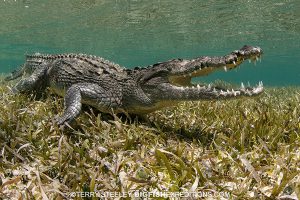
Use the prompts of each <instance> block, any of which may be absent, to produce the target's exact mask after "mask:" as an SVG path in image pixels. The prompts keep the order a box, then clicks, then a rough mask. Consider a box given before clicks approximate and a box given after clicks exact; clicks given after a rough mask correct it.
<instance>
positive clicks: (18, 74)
mask: <svg viewBox="0 0 300 200" xmlns="http://www.w3.org/2000/svg"><path fill="white" fill-rule="evenodd" d="M23 74H24V65H21V66H20V67H19V68H18V69H16V70H14V71H12V72H11V73H10V74H9V75H8V76H6V77H5V78H4V80H6V81H11V80H14V79H17V78H19V77H21V76H23Z"/></svg>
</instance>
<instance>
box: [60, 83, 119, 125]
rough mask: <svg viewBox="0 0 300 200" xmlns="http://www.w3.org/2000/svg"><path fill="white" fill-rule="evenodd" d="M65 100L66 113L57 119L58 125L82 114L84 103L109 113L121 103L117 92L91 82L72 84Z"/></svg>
mask: <svg viewBox="0 0 300 200" xmlns="http://www.w3.org/2000/svg"><path fill="white" fill-rule="evenodd" d="M64 101H65V108H64V113H63V115H62V116H61V117H58V118H57V119H56V123H57V124H58V125H63V124H65V123H70V122H72V121H73V120H74V119H75V118H76V117H77V116H78V115H79V114H80V111H81V107H82V103H85V104H88V105H91V106H94V107H95V108H97V109H98V110H100V111H102V112H107V113H109V112H111V111H112V109H114V108H116V107H117V106H119V105H120V99H119V98H118V97H117V96H116V92H114V93H112V92H111V91H108V90H105V89H104V88H102V87H101V86H99V85H97V84H91V83H78V84H74V85H72V86H71V87H70V88H68V89H67V91H66V94H65V99H64Z"/></svg>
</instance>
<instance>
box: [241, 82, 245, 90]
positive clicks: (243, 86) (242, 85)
mask: <svg viewBox="0 0 300 200" xmlns="http://www.w3.org/2000/svg"><path fill="white" fill-rule="evenodd" d="M241 89H242V90H244V89H245V85H244V83H243V82H242V83H241Z"/></svg>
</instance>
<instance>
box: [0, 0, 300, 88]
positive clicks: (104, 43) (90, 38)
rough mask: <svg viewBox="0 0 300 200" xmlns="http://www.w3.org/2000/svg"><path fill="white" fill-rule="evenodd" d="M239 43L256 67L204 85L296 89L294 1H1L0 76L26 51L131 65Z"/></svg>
mask: <svg viewBox="0 0 300 200" xmlns="http://www.w3.org/2000/svg"><path fill="white" fill-rule="evenodd" d="M244 44H249V45H257V46H260V47H262V49H263V50H264V56H263V60H262V62H261V63H258V64H257V65H256V66H255V67H252V65H251V64H249V63H245V64H243V65H242V67H241V68H240V70H238V71H233V72H230V73H229V72H228V73H225V72H218V73H215V74H213V75H210V76H208V77H205V78H204V79H203V80H205V81H212V80H214V79H222V80H225V81H229V82H233V83H239V82H241V81H244V82H248V81H249V82H250V83H256V82H258V81H260V80H263V82H264V84H265V85H270V86H275V85H278V86H283V85H284V86H286V85H300V59H299V58H300V48H299V47H300V1H299V0H281V1H279V0H266V1H261V0H260V1H259V0H218V1H213V0H207V1H200V0H194V1H192V0H190V1H186V0H164V1H163V0H160V1H159V0H155V1H149V0H143V1H142V0H132V1H130V0H65V1H63V0H51V1H50V0H49V1H46V0H0V67H1V68H0V73H7V72H9V71H11V70H13V69H15V68H16V67H17V66H18V65H20V64H21V63H22V62H24V54H29V53H33V52H41V53H64V52H81V53H87V54H95V55H98V56H102V57H104V58H106V59H109V60H112V61H114V62H116V63H119V64H121V65H124V66H126V67H133V66H137V65H140V66H143V65H149V64H153V63H156V62H158V61H165V60H169V59H172V58H178V57H182V58H193V57H196V56H200V55H224V54H226V53H229V52H231V51H232V50H235V49H238V48H240V47H241V46H243V45H244Z"/></svg>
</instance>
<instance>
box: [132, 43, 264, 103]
mask: <svg viewBox="0 0 300 200" xmlns="http://www.w3.org/2000/svg"><path fill="white" fill-rule="evenodd" d="M262 53H263V52H262V49H261V48H260V47H253V46H247V45H245V46H243V47H242V48H241V49H240V50H235V51H233V52H231V53H230V54H228V55H225V56H220V57H199V58H196V59H192V60H183V59H174V60H170V61H167V62H163V63H158V64H155V65H152V66H149V67H148V68H144V70H141V72H140V76H139V79H138V84H139V85H140V87H141V89H142V90H143V92H144V93H145V94H146V95H147V97H148V98H149V99H150V100H152V102H155V103H156V106H158V104H161V103H162V102H164V103H163V104H169V103H170V102H178V101H187V100H201V99H225V98H230V97H237V96H254V95H258V94H260V93H262V92H263V86H262V83H261V82H260V83H259V84H258V86H257V87H245V86H244V85H243V84H241V87H240V88H238V89H232V88H224V87H218V86H215V87H213V86H211V85H210V84H209V85H194V84H192V83H191V79H192V78H193V77H199V76H204V75H208V74H210V73H212V72H214V71H216V70H225V71H228V70H231V69H234V68H236V67H238V66H239V65H240V64H241V63H242V62H243V61H244V60H246V59H249V61H254V62H255V61H256V60H258V59H260V57H261V55H262ZM156 106H155V107H156ZM164 106H165V105H161V107H164ZM158 107H159V106H158Z"/></svg>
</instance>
